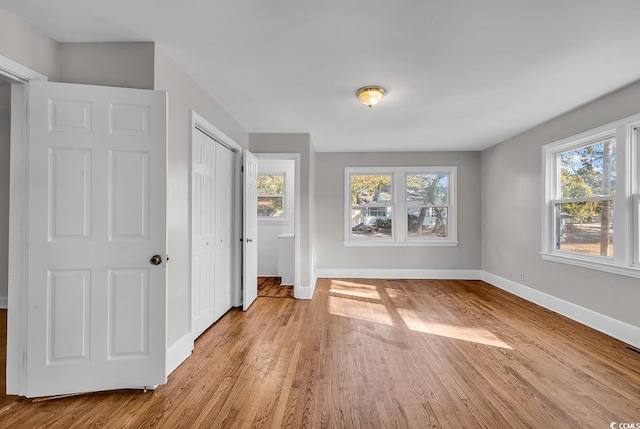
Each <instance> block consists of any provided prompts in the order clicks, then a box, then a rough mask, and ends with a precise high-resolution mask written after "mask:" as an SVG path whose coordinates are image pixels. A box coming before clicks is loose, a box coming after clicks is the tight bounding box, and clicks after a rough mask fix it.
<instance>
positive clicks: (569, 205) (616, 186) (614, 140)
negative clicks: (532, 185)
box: [541, 115, 640, 278]
mask: <svg viewBox="0 0 640 429" xmlns="http://www.w3.org/2000/svg"><path fill="white" fill-rule="evenodd" d="M639 144H640V115H635V116H630V117H628V118H624V119H621V120H619V121H616V122H612V123H609V124H606V125H603V126H601V127H598V128H595V129H592V130H589V131H585V132H583V133H580V134H578V135H575V136H571V137H567V138H565V139H562V140H559V141H556V142H553V143H549V144H546V145H544V146H543V147H542V156H543V176H544V188H543V197H544V199H543V212H542V230H543V235H542V252H541V256H542V258H543V259H545V260H547V261H554V262H561V263H566V264H571V265H576V266H579V267H583V268H589V269H596V270H600V271H605V272H610V273H615V274H619V275H625V276H630V277H637V278H640V220H639V219H640V150H639V149H640V146H639Z"/></svg>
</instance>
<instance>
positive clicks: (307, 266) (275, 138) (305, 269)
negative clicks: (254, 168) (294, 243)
mask: <svg viewBox="0 0 640 429" xmlns="http://www.w3.org/2000/svg"><path fill="white" fill-rule="evenodd" d="M249 142H250V150H251V152H254V153H299V154H300V176H301V177H300V182H301V183H300V286H301V288H310V289H311V291H313V288H314V287H315V281H314V280H313V265H312V256H313V246H315V242H313V241H312V240H311V237H312V236H313V217H312V211H313V207H314V200H313V187H312V183H313V179H312V175H311V172H312V171H313V168H314V166H313V163H314V159H315V149H314V148H313V144H312V143H311V139H310V137H309V134H253V133H252V134H249Z"/></svg>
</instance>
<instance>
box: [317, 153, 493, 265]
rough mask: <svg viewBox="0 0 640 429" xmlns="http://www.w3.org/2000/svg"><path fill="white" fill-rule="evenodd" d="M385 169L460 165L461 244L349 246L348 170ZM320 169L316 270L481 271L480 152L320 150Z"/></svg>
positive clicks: (318, 162) (459, 231)
mask: <svg viewBox="0 0 640 429" xmlns="http://www.w3.org/2000/svg"><path fill="white" fill-rule="evenodd" d="M383 166H392V167H393V166H397V167H412V166H457V167H458V241H459V244H458V246H455V247H428V246H411V247H402V246H398V247H345V245H344V244H343V238H344V236H343V231H344V169H345V167H383ZM315 168H316V174H315V180H316V197H315V203H316V207H317V208H318V209H317V210H316V213H315V215H316V218H317V222H316V225H317V231H316V234H317V235H316V242H317V244H316V252H317V254H316V263H317V269H319V270H329V272H331V271H332V270H334V269H341V270H348V269H357V270H363V269H405V270H479V269H480V152H367V153H361V152H348V153H343V152H340V153H327V152H318V153H317V154H316V165H315ZM360 272H361V271H360Z"/></svg>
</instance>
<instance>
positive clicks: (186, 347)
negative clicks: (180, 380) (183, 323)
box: [166, 332, 193, 377]
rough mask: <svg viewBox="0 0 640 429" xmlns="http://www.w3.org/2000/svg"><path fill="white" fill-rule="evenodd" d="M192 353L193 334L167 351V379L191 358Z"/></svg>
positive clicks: (183, 338) (184, 337) (189, 334)
mask: <svg viewBox="0 0 640 429" xmlns="http://www.w3.org/2000/svg"><path fill="white" fill-rule="evenodd" d="M191 352H193V338H191V332H189V333H187V334H186V335H185V336H183V337H182V338H180V339H179V340H178V341H176V342H175V343H173V344H172V345H171V346H169V349H168V350H167V362H166V371H167V377H168V376H169V374H171V373H172V372H173V371H175V369H176V368H177V367H179V366H180V364H181V363H182V362H184V361H185V360H187V358H188V357H189V356H191Z"/></svg>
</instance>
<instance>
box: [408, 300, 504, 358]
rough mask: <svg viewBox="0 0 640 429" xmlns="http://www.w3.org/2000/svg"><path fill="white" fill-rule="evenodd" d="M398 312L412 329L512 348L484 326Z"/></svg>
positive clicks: (414, 313) (413, 312) (409, 311)
mask: <svg viewBox="0 0 640 429" xmlns="http://www.w3.org/2000/svg"><path fill="white" fill-rule="evenodd" d="M398 313H400V317H402V320H403V321H404V323H405V324H406V325H407V327H408V328H409V329H411V330H412V331H416V332H423V333H425V334H431V335H438V336H440V337H447V338H452V339H455V340H462V341H469V342H472V343H478V344H484V345H487V346H493V347H500V348H503V349H509V350H513V348H512V347H511V346H510V345H509V344H507V343H505V342H504V341H502V340H500V338H498V337H496V336H495V334H494V333H493V332H491V331H489V330H487V329H484V328H476V327H467V326H454V325H447V324H444V323H434V322H426V321H424V320H422V319H421V318H420V315H419V314H418V313H416V312H415V311H411V310H405V309H402V308H399V309H398Z"/></svg>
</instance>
